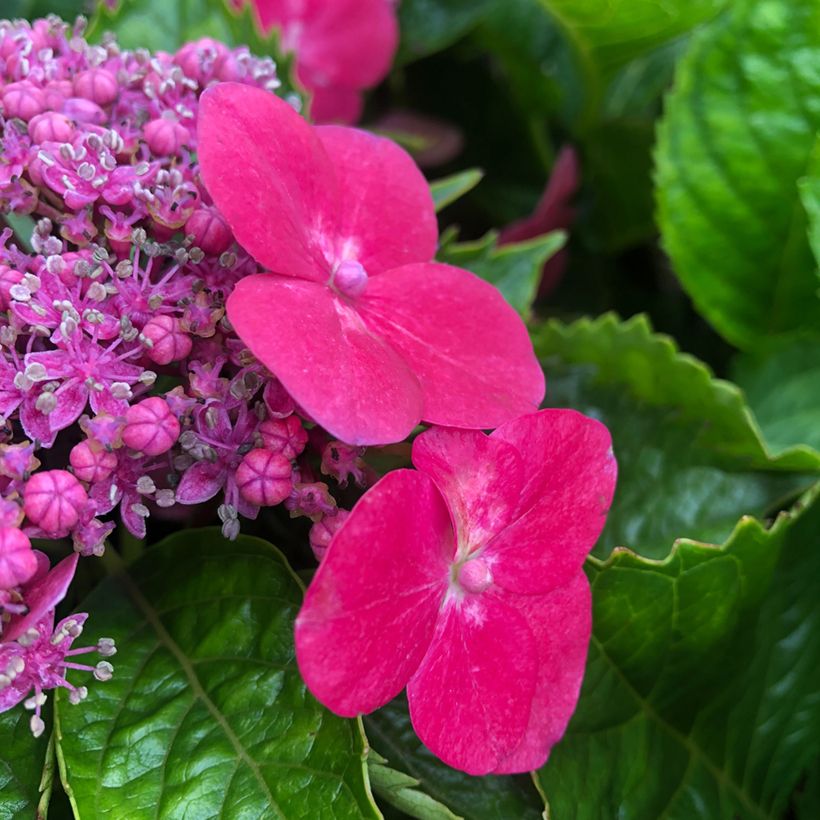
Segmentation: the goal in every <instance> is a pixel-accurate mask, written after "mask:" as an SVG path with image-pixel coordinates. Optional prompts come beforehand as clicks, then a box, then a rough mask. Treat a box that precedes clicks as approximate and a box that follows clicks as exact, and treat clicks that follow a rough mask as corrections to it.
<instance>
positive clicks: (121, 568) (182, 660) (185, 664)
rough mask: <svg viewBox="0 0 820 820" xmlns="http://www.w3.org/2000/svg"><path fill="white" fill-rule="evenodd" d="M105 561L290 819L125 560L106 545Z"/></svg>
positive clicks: (283, 817)
mask: <svg viewBox="0 0 820 820" xmlns="http://www.w3.org/2000/svg"><path fill="white" fill-rule="evenodd" d="M103 562H104V563H105V568H106V571H107V572H108V573H109V574H110V575H114V576H116V577H117V578H118V579H119V580H121V581H122V583H123V584H124V585H125V587H126V588H127V590H128V594H129V595H130V596H131V598H132V600H133V601H134V603H135V604H136V605H137V606H138V607H139V609H140V610H141V611H142V613H143V615H144V616H145V619H146V621H147V622H148V623H149V624H150V626H151V627H152V628H153V630H154V632H155V633H156V635H157V638H158V639H159V641H160V643H161V644H162V645H163V646H164V647H165V648H166V649H167V650H168V651H169V652H170V653H171V654H172V655H173V656H174V658H175V659H176V661H177V663H178V664H179V666H180V668H181V669H182V671H183V672H184V673H185V677H186V678H187V679H188V682H189V684H190V686H191V691H192V692H193V695H194V698H195V699H199V700H200V701H201V702H202V703H203V704H204V706H205V708H206V709H207V710H208V712H209V713H210V715H211V716H212V717H213V719H214V720H215V721H216V722H217V724H218V725H219V727H220V729H222V731H223V733H224V734H225V737H226V738H227V739H228V741H229V742H230V744H231V746H233V748H234V751H235V752H236V754H237V757H238V758H239V759H240V760H241V761H242V762H243V763H244V764H245V765H246V766H247V767H248V769H249V770H250V771H251V773H252V774H253V776H254V778H255V779H256V781H257V783H258V784H259V786H260V787H261V789H262V791H263V792H264V794H265V798H266V799H267V801H268V804H269V808H271V809H272V810H273V811H275V812H276V814H277V816H278V817H280V818H281V820H287V817H286V815H285V814H284V812H283V811H282V809H281V807H280V806H279V804H278V803H277V802H276V800H275V799H274V797H273V793H272V792H271V790H270V788H269V787H268V784H267V782H266V781H265V778H264V777H263V775H262V772H261V770H260V769H259V766H258V765H257V763H256V761H254V759H253V758H252V757H251V756H250V755H249V754H248V751H247V749H245V747H244V746H243V745H242V743H241V742H240V740H239V738H238V737H237V736H236V733H235V732H234V731H233V729H232V728H231V726H230V724H229V723H228V721H227V720H226V719H225V716H224V715H223V714H222V713H221V712H220V711H219V709H217V708H216V705H215V704H214V702H213V701H212V700H211V699H210V698H209V697H208V694H207V692H206V691H205V690H204V689H203V687H202V684H201V683H200V682H199V678H198V677H197V674H196V672H195V671H194V667H193V665H192V664H191V663H190V661H189V660H188V658H187V656H186V655H185V653H184V652H183V651H182V649H181V648H180V647H179V646H178V645H177V643H176V641H174V639H173V638H172V637H171V636H170V634H169V633H168V631H167V630H166V629H165V627H164V626H163V625H162V621H160V619H159V616H158V615H157V613H156V611H155V610H154V608H153V607H152V606H151V604H150V602H149V601H148V600H147V599H146V598H145V596H144V595H143V594H142V591H141V590H140V589H139V587H138V586H137V585H136V584H135V583H134V582H133V581H132V580H131V577H130V576H129V575H128V571H127V568H126V567H125V565H124V564H123V563H122V560H121V559H120V557H119V556H118V555H116V553H115V552H114V550H113V549H107V550H106V551H105V554H104V556H103ZM75 816H77V817H79V814H76V812H75Z"/></svg>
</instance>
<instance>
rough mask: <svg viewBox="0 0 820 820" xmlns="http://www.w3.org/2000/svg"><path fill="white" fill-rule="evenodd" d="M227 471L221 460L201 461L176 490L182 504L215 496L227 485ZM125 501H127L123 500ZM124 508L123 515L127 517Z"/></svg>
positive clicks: (184, 475) (198, 501) (193, 467)
mask: <svg viewBox="0 0 820 820" xmlns="http://www.w3.org/2000/svg"><path fill="white" fill-rule="evenodd" d="M226 477H227V471H226V469H225V467H224V466H223V465H222V464H220V463H219V462H216V463H211V462H209V461H199V462H197V463H196V464H192V465H191V466H190V467H189V468H188V469H187V470H186V471H185V473H184V474H183V476H182V480H181V481H180V482H179V486H178V487H177V490H176V500H177V501H178V502H179V503H180V504H201V503H202V502H203V501H208V500H210V499H211V498H213V497H214V496H215V495H216V494H217V493H218V492H219V491H220V490H221V489H222V487H224V486H225V479H226ZM123 503H125V501H123ZM126 513H127V511H126V510H123V517H126Z"/></svg>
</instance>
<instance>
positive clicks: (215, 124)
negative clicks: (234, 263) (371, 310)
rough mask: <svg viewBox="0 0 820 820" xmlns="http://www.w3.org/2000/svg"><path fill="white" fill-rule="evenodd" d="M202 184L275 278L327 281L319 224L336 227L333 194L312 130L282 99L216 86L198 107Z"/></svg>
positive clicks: (327, 162)
mask: <svg viewBox="0 0 820 820" xmlns="http://www.w3.org/2000/svg"><path fill="white" fill-rule="evenodd" d="M198 139H199V151H198V153H199V161H200V168H201V172H202V179H203V181H204V183H205V187H206V188H207V189H208V193H209V194H210V195H211V198H212V199H213V201H214V204H215V205H216V207H217V208H218V209H219V210H220V212H221V213H222V215H223V216H224V217H225V219H226V220H227V221H228V224H229V225H230V226H231V230H232V231H233V233H234V236H235V237H236V239H237V241H238V242H239V244H240V245H242V247H244V248H245V250H246V251H248V253H249V254H251V256H253V257H254V259H256V260H257V262H259V263H260V264H262V265H264V266H265V267H267V268H270V269H271V270H273V271H276V272H277V273H280V274H285V275H287V276H298V277H302V278H305V279H316V280H323V281H324V280H326V279H327V277H328V276H329V268H328V265H327V262H326V261H325V257H324V254H323V252H322V249H321V248H320V246H319V227H320V226H322V227H323V228H324V227H325V224H326V223H327V221H328V220H329V221H330V224H334V223H335V218H336V214H337V210H338V190H337V186H336V180H335V177H334V175H333V169H332V168H331V165H330V160H329V159H328V157H327V154H326V153H325V151H324V149H323V148H322V146H321V143H320V142H319V139H318V137H317V136H316V133H315V131H314V130H313V128H311V126H310V125H308V123H307V122H305V120H304V119H302V117H300V116H299V115H298V114H297V113H296V111H294V110H293V108H291V106H290V105H288V104H287V103H286V102H285V101H284V100H281V99H279V98H278V97H276V96H274V95H273V94H270V93H268V92H267V91H262V90H261V89H258V88H253V87H251V86H248V85H240V84H238V83H220V84H218V85H216V86H214V87H212V88H209V89H208V90H207V91H205V92H204V93H203V95H202V98H201V100H200V107H199V124H198Z"/></svg>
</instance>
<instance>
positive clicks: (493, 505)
mask: <svg viewBox="0 0 820 820" xmlns="http://www.w3.org/2000/svg"><path fill="white" fill-rule="evenodd" d="M413 464H414V465H415V467H416V469H417V470H421V471H422V472H423V473H426V474H427V475H429V476H430V477H431V478H432V479H433V481H434V482H435V483H436V486H437V487H438V488H439V491H440V492H441V494H442V495H443V496H444V498H445V500H446V502H447V505H448V507H449V508H450V513H451V515H452V516H453V524H454V526H455V529H456V533H457V534H458V545H459V552H460V553H461V554H467V553H469V552H472V551H473V550H475V549H478V548H479V547H481V546H483V545H484V544H485V543H486V542H487V541H488V540H489V539H490V538H492V536H494V535H496V533H499V532H501V530H503V529H504V527H505V526H507V524H509V523H510V521H511V520H512V517H513V514H514V513H515V511H516V508H517V506H518V500H519V496H520V494H521V487H522V485H523V482H524V476H523V473H522V467H521V458H520V457H519V455H518V453H517V452H516V450H515V448H514V447H512V446H511V445H509V444H507V443H506V442H503V441H500V440H496V439H491V438H489V436H486V435H485V434H484V433H482V432H480V431H478V430H448V429H445V428H442V427H434V428H433V429H431V430H428V431H427V432H425V433H422V434H421V435H420V436H419V437H418V438H417V439H416V440H415V441H414V442H413Z"/></svg>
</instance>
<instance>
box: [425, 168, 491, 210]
mask: <svg viewBox="0 0 820 820" xmlns="http://www.w3.org/2000/svg"><path fill="white" fill-rule="evenodd" d="M483 176H484V172H483V171H482V170H481V169H479V168H469V169H468V170H466V171H461V172H460V173H458V174H453V175H452V176H449V177H444V179H436V180H434V181H433V182H431V183H430V193H431V194H432V195H433V202H434V203H435V205H436V211H437V212H438V211H441V210H444V208H446V207H447V206H448V205H450V204H451V203H453V202H455V201H456V200H457V199H461V197H463V196H464V194H466V193H469V192H470V191H472V190H473V188H475V186H476V185H478V183H479V182H481V179H482V178H483Z"/></svg>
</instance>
